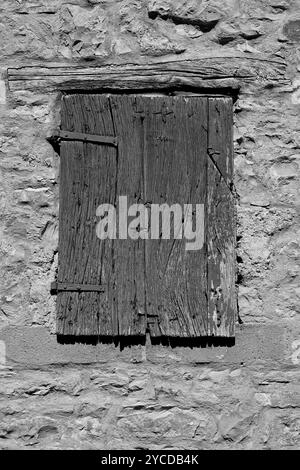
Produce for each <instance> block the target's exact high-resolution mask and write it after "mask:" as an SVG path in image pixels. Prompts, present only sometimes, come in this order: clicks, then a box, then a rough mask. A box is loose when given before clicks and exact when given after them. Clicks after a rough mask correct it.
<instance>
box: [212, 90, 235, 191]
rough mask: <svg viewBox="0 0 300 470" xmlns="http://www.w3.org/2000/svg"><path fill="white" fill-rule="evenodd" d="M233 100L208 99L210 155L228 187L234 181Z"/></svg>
mask: <svg viewBox="0 0 300 470" xmlns="http://www.w3.org/2000/svg"><path fill="white" fill-rule="evenodd" d="M232 119H233V111H232V98H229V97H226V98H225V97H224V98H209V99H208V154H209V156H210V157H211V159H212V160H213V162H214V163H215V165H216V167H217V168H218V170H219V171H220V173H221V174H222V175H223V178H224V180H225V182H226V183H227V184H228V186H230V185H231V183H232V180H233V122H232Z"/></svg>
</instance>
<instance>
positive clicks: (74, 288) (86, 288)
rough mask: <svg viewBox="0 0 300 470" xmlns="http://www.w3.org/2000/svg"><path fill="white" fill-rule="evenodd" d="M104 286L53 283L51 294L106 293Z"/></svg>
mask: <svg viewBox="0 0 300 470" xmlns="http://www.w3.org/2000/svg"><path fill="white" fill-rule="evenodd" d="M104 290H105V289H104V286H103V284H102V285H95V284H77V283H70V282H57V281H54V282H51V288H50V293H51V294H52V295H55V294H57V293H58V292H104Z"/></svg>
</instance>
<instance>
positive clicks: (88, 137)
mask: <svg viewBox="0 0 300 470" xmlns="http://www.w3.org/2000/svg"><path fill="white" fill-rule="evenodd" d="M58 138H59V140H80V141H81V142H94V143H97V144H106V145H114V146H117V145H118V139H117V137H114V136H110V135H94V134H84V133H81V132H69V131H60V133H59V135H58Z"/></svg>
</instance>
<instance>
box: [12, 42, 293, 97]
mask: <svg viewBox="0 0 300 470" xmlns="http://www.w3.org/2000/svg"><path fill="white" fill-rule="evenodd" d="M285 69H286V63H285V62H284V61H283V60H282V59H280V58H278V57H276V56H269V55H264V54H256V55H255V54H250V53H246V54H243V53H239V52H237V51H230V52H227V53H226V52H224V53H223V54H222V55H220V54H219V55H218V54H214V55H213V54H209V55H208V54H204V55H197V56H196V57H195V55H194V53H193V55H191V56H189V55H188V56H186V55H185V57H184V58H182V59H180V60H178V59H173V60H167V61H164V62H159V61H154V62H152V63H149V62H148V63H145V64H119V65H117V64H103V65H79V64H62V63H59V64H56V63H54V64H51V63H50V64H48V65H47V66H45V65H44V64H41V65H34V66H22V67H16V68H9V69H8V70H7V77H8V84H9V89H10V90H11V91H18V90H26V89H28V90H32V91H55V90H90V91H91V90H100V89H101V90H105V89H106V90H115V89H116V90H125V89H131V90H140V89H155V90H158V89H164V90H170V89H171V88H182V87H192V88H208V89H214V88H229V89H238V88H239V87H240V86H241V85H242V84H244V83H252V84H257V85H259V84H264V83H268V84H283V83H287V79H286V78H285Z"/></svg>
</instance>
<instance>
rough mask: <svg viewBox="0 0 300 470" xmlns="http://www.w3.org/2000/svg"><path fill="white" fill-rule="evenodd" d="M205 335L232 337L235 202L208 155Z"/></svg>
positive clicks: (234, 308)
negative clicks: (206, 318) (206, 317)
mask: <svg viewBox="0 0 300 470" xmlns="http://www.w3.org/2000/svg"><path fill="white" fill-rule="evenodd" d="M206 217H207V282H208V325H209V328H208V335H209V336H225V337H230V336H234V325H235V320H236V291H235V273H236V259H235V243H236V232H235V227H236V215H235V204H234V198H233V195H232V193H231V192H230V190H229V188H228V186H227V184H226V183H225V181H224V178H223V176H222V175H221V173H220V172H219V170H218V169H217V168H216V166H215V165H214V163H213V161H212V160H211V159H210V158H209V159H208V165H207V216H206Z"/></svg>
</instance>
